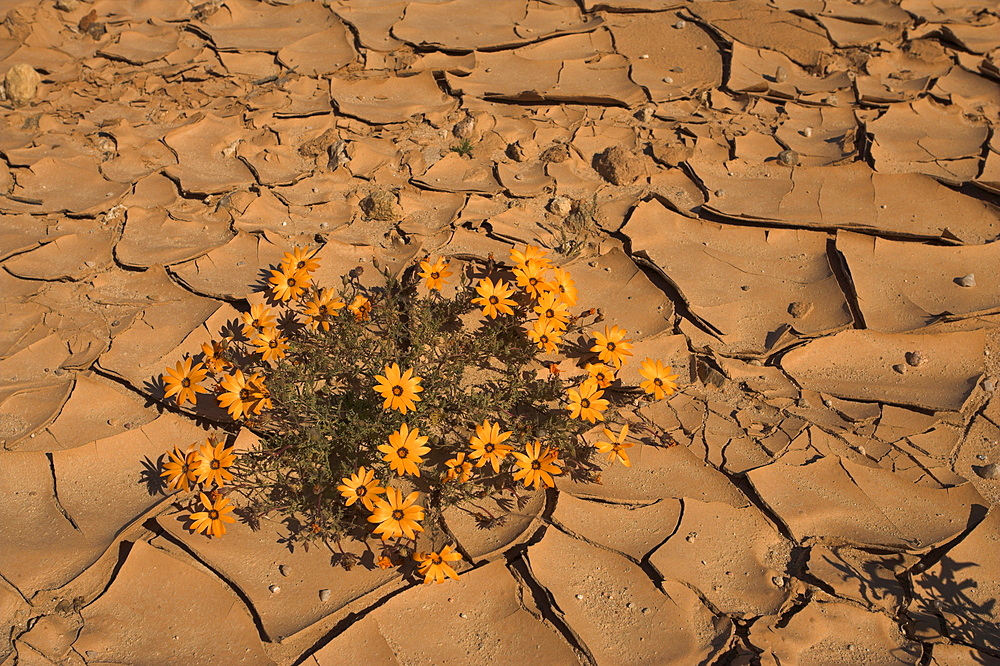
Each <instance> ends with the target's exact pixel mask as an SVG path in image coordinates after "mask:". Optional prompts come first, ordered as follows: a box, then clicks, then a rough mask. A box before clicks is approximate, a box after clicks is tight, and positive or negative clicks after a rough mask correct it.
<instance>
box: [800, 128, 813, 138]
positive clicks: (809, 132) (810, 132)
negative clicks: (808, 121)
mask: <svg viewBox="0 0 1000 666" xmlns="http://www.w3.org/2000/svg"><path fill="white" fill-rule="evenodd" d="M812 135H813V128H812V127H807V128H805V129H804V130H802V136H804V137H806V138H807V139H808V138H809V137H811V136H812Z"/></svg>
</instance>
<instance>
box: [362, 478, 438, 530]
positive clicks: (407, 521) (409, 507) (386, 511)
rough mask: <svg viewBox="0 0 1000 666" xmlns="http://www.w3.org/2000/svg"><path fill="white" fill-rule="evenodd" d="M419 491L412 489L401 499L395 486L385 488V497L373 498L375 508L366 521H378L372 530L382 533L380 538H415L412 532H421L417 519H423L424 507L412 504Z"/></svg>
mask: <svg viewBox="0 0 1000 666" xmlns="http://www.w3.org/2000/svg"><path fill="white" fill-rule="evenodd" d="M419 495H420V493H418V492H416V491H414V492H412V493H410V494H409V495H407V496H406V499H403V493H401V492H399V491H398V490H396V489H395V488H386V491H385V499H381V498H379V499H377V500H375V510H374V511H373V512H372V515H371V516H369V517H368V522H370V523H378V526H377V527H376V528H375V529H374V530H373V531H374V532H375V534H380V535H382V540H383V541H385V540H386V539H391V538H392V537H401V536H406V537H407V538H408V539H415V538H416V536H415V535H414V532H423V531H424V528H423V527H421V526H420V523H419V522H418V521H421V520H423V519H424V507H422V506H419V505H417V504H414V502H416V501H417V497H418V496H419Z"/></svg>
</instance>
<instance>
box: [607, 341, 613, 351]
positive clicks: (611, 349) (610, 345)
mask: <svg viewBox="0 0 1000 666" xmlns="http://www.w3.org/2000/svg"><path fill="white" fill-rule="evenodd" d="M605 346H606V347H607V348H608V351H614V350H615V343H613V342H609V343H608V344H607V345H605Z"/></svg>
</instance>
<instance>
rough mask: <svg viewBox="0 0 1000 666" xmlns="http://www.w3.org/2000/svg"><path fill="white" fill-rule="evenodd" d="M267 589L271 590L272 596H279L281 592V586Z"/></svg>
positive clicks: (272, 586)
mask: <svg viewBox="0 0 1000 666" xmlns="http://www.w3.org/2000/svg"><path fill="white" fill-rule="evenodd" d="M267 589H269V590H271V594H277V593H278V592H281V586H279V585H271V586H270V587H268V588H267Z"/></svg>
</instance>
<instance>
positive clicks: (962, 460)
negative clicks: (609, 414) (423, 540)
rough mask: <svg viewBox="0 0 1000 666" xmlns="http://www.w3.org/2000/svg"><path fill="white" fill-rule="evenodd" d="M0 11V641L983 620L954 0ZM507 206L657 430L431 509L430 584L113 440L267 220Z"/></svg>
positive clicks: (977, 41)
mask: <svg viewBox="0 0 1000 666" xmlns="http://www.w3.org/2000/svg"><path fill="white" fill-rule="evenodd" d="M0 19H2V21H0V76H2V77H3V78H4V86H3V91H4V99H3V101H2V103H0V106H2V109H3V111H2V114H0V154H2V157H3V159H2V161H0V266H2V270H0V299H2V302H0V309H2V318H0V447H2V449H3V450H2V452H0V625H2V626H0V629H2V630H0V663H2V664H3V665H4V666H8V665H10V664H14V663H20V664H51V663H55V664H95V665H96V664H112V663H114V664H123V663H130V664H181V663H183V664H237V663H245V664H267V663H276V664H312V665H314V666H321V665H322V666H330V665H334V664H359V663H363V664H495V663H496V664H498V663H529V661H530V663H541V664H577V663H584V664H600V665H605V664H608V665H610V664H679V665H687V664H696V663H706V664H709V663H710V664H734V665H735V664H740V665H745V664H756V663H760V664H775V665H776V664H799V665H806V664H816V665H829V664H873V665H882V664H885V665H889V664H922V665H930V664H933V665H935V666H946V665H947V666H958V665H965V664H986V663H1000V630H998V629H997V627H998V623H1000V605H998V603H997V596H998V592H1000V582H998V581H1000V548H998V545H1000V513H998V511H1000V510H997V509H994V508H993V505H994V501H995V500H998V499H1000V480H998V479H1000V408H998V405H1000V402H998V400H1000V398H997V397H996V390H997V377H998V367H997V356H998V353H1000V352H998V345H997V341H998V335H997V334H998V331H1000V328H998V326H1000V316H998V315H1000V282H998V279H997V265H998V260H1000V249H998V248H1000V244H997V243H996V242H995V241H996V239H997V237H998V234H1000V212H998V211H1000V209H998V203H1000V199H998V194H1000V141H998V139H997V133H996V132H997V124H996V123H997V118H998V110H1000V84H998V79H1000V13H998V3H997V2H996V0H989V1H988V0H978V1H971V2H966V1H963V0H934V1H931V0H901V1H900V2H891V1H889V0H873V1H870V2H853V1H848V0H771V1H770V2H767V1H765V0H735V1H732V2H705V1H694V2H684V1H682V0H578V1H574V0H544V1H543V0H489V1H488V2H486V1H476V0H452V1H443V2H421V1H405V0H394V1H390V0H386V1H379V2H374V1H372V2H363V1H360V0H359V1H354V0H340V1H333V2H312V3H308V2H282V1H280V0H274V1H273V2H269V3H258V2H251V1H249V0H224V1H216V0H211V1H209V2H205V3H195V2H186V1H181V0H178V1H176V2H173V1H170V2H168V1H166V0H163V1H156V0H145V1H141V0H135V1H126V0H95V1H94V2H86V1H82V0H38V1H34V2H10V1H8V2H4V3H3V4H2V5H0ZM463 141H466V142H467V143H465V144H463V143H462V142H463ZM460 145H464V146H466V147H468V148H471V155H468V154H459V153H458V152H455V151H453V150H451V149H452V147H455V146H460ZM466 152H468V151H466ZM526 242H527V243H536V244H541V245H542V246H544V247H546V248H548V249H549V250H550V251H551V254H552V256H555V257H556V258H557V261H558V262H559V263H562V264H565V265H567V266H569V267H571V269H572V271H573V274H574V276H575V277H576V279H577V281H578V286H579V287H580V288H581V292H582V296H583V302H584V303H585V304H586V306H588V307H589V305H595V306H599V307H601V308H602V309H603V310H604V313H605V315H606V317H607V318H608V319H609V320H613V321H615V322H616V323H618V324H620V325H621V326H623V327H625V328H627V329H628V330H629V331H630V332H632V333H633V334H634V335H635V337H636V338H637V344H636V350H635V351H636V358H637V359H641V358H643V357H645V356H647V355H648V356H651V357H654V358H662V359H663V360H665V361H667V362H670V363H672V364H673V365H674V367H675V368H679V369H680V372H681V375H682V380H683V386H682V392H681V393H679V394H678V395H676V396H674V397H673V398H671V399H670V400H669V401H664V402H660V403H656V404H652V405H649V406H645V407H642V408H641V410H640V411H641V413H642V416H644V417H647V418H650V419H653V420H655V421H656V422H657V423H658V424H660V425H661V426H662V427H664V428H666V429H667V430H669V431H670V432H671V434H672V436H673V437H674V438H675V439H676V440H677V442H679V445H678V446H674V447H671V448H660V447H657V446H654V445H652V443H650V442H645V443H643V444H641V445H640V446H639V447H637V448H636V449H633V451H634V455H633V460H634V466H633V467H632V468H631V469H624V468H622V467H621V466H613V467H611V468H610V469H608V471H606V472H605V474H604V477H603V484H601V485H575V484H573V483H572V482H568V480H564V479H559V483H558V487H557V489H556V490H552V491H550V492H548V493H544V494H539V495H538V496H537V497H536V498H535V499H534V500H533V501H532V502H531V503H530V504H528V506H527V507H525V509H524V511H523V512H521V513H519V514H518V515H515V516H513V517H512V518H511V519H510V520H509V521H508V522H507V523H506V524H505V526H504V527H503V529H500V530H497V531H494V532H484V531H481V530H477V529H476V527H475V525H474V523H473V521H472V520H471V519H470V518H468V516H467V515H466V514H464V513H462V512H461V511H454V512H452V513H451V514H449V515H447V516H446V522H447V523H448V527H449V529H450V531H451V533H452V534H453V535H454V536H455V538H456V539H457V541H458V543H457V546H458V547H459V548H460V549H461V552H463V553H464V555H465V556H466V560H465V562H464V563H463V565H462V567H461V580H460V581H459V582H457V583H456V582H448V583H447V584H445V585H433V586H428V587H424V586H419V585H414V584H413V583H412V582H409V581H407V580H404V579H403V578H401V576H400V575H399V574H398V573H397V572H396V571H394V570H390V571H382V570H381V569H378V568H372V567H370V566H369V567H365V566H358V567H355V569H354V570H353V571H350V572H347V571H344V570H343V569H341V568H339V567H335V566H333V565H332V564H331V561H330V553H329V552H326V551H322V550H317V549H313V550H311V551H310V552H308V553H305V552H302V551H301V550H296V551H295V552H289V550H288V549H287V548H286V547H285V546H284V545H283V544H282V543H281V542H280V539H281V538H282V535H283V534H284V532H283V527H282V525H281V524H280V523H277V522H269V521H264V523H263V525H262V527H261V529H260V530H259V531H251V530H250V529H249V528H248V527H247V526H246V525H244V524H242V523H238V524H236V525H235V526H233V527H232V528H231V530H230V533H229V534H227V535H226V536H225V537H224V538H222V539H216V540H210V539H208V538H207V537H204V536H202V535H192V534H190V533H189V532H188V531H187V530H185V529H184V524H183V523H182V522H181V521H179V520H178V512H177V510H176V508H175V506H174V505H173V500H172V499H171V498H170V497H169V496H166V495H164V494H162V493H160V492H157V491H155V490H151V489H149V488H148V487H147V485H146V484H144V483H141V482H140V479H141V478H143V476H142V475H143V465H144V464H145V465H146V467H147V469H146V473H147V477H148V473H149V471H150V469H149V466H151V465H154V464H155V461H156V460H157V459H158V458H159V457H160V456H161V455H162V454H163V453H164V452H165V451H166V450H167V449H168V448H169V447H171V446H173V445H175V444H180V445H182V446H185V445H187V444H188V443H190V442H192V441H195V440H198V439H200V438H202V437H204V435H205V430H204V428H205V427H206V425H205V423H206V422H205V421H204V420H202V421H198V420H196V419H195V418H193V414H191V413H188V412H183V411H179V410H177V409H176V408H173V407H169V406H163V405H161V404H160V403H159V402H158V400H157V396H158V393H157V391H158V389H157V386H156V382H155V379H156V377H157V376H158V375H159V373H160V372H162V370H163V368H164V367H165V366H166V365H168V364H172V363H174V362H175V361H176V360H177V359H178V358H180V357H181V355H182V354H183V353H185V352H195V351H197V350H198V348H199V345H200V343H201V342H204V341H206V340H208V339H209V337H210V336H211V335H212V334H213V333H214V332H215V331H216V330H217V329H218V327H219V325H220V324H222V323H223V322H225V321H227V320H229V319H231V318H233V316H235V314H236V313H237V311H239V310H241V309H242V310H245V309H246V307H247V298H249V297H250V295H251V285H252V284H253V283H254V281H255V280H256V279H257V276H258V273H259V271H260V269H261V268H262V267H266V266H267V265H269V264H273V263H275V262H276V261H277V260H278V259H279V258H280V256H281V253H282V252H283V251H285V250H287V249H289V248H290V247H291V246H293V245H295V244H304V243H308V244H312V245H313V246H315V245H316V244H318V243H319V244H323V248H322V250H321V252H320V255H321V256H322V258H323V259H324V271H325V272H326V275H327V277H328V279H327V283H328V284H335V283H333V282H332V281H333V280H335V279H336V276H337V275H339V274H342V273H343V272H345V271H347V270H348V269H350V268H352V267H354V266H357V265H366V264H368V263H369V262H371V260H372V259H373V258H375V259H378V260H379V261H380V262H381V263H382V264H383V265H386V266H389V267H391V268H393V269H399V268H400V267H403V266H405V265H407V264H409V263H410V262H412V261H414V260H415V259H417V258H422V257H423V256H424V255H428V254H430V255H444V256H448V257H456V258H460V259H466V260H471V261H477V260H482V259H484V258H486V257H487V256H488V255H489V254H490V253H493V254H494V255H495V256H497V257H505V256H506V254H507V251H508V250H509V248H510V247H511V246H512V245H513V244H515V243H517V244H522V243H526ZM372 273H373V271H369V273H368V275H371V274H372ZM634 365H635V364H633V365H632V366H627V367H626V370H627V371H626V373H625V381H626V382H634V381H635V380H637V379H638V375H637V374H636V369H635V367H634ZM216 417H217V418H218V414H216ZM208 425H209V426H211V425H213V424H212V423H211V421H209V422H208ZM238 442H239V444H240V446H252V445H253V436H252V435H251V433H249V432H248V431H243V432H241V433H240V439H239V440H238Z"/></svg>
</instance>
